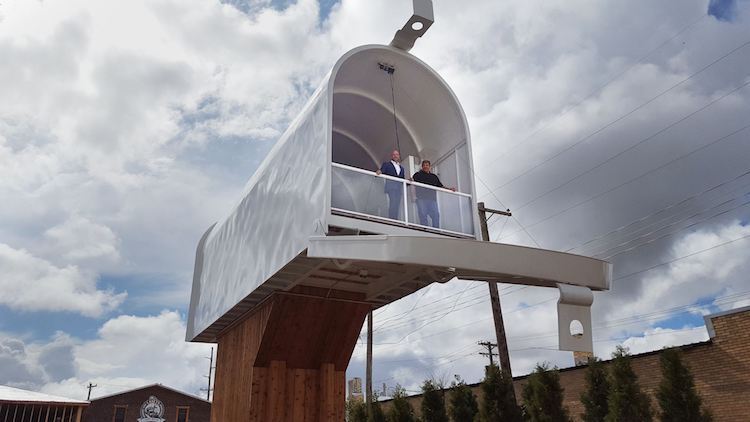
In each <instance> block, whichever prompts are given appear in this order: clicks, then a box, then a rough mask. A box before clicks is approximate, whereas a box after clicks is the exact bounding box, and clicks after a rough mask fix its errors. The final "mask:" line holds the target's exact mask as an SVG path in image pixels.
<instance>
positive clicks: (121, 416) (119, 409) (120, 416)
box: [112, 406, 128, 422]
mask: <svg viewBox="0 0 750 422" xmlns="http://www.w3.org/2000/svg"><path fill="white" fill-rule="evenodd" d="M127 410H128V407H127V406H115V417H114V418H112V420H113V421H114V422H125V412H126V411H127Z"/></svg>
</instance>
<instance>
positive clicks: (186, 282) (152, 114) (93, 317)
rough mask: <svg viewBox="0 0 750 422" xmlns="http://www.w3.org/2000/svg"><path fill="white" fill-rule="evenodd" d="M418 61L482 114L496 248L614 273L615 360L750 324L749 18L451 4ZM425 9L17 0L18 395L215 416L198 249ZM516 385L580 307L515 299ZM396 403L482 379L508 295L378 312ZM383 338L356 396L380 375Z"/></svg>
mask: <svg viewBox="0 0 750 422" xmlns="http://www.w3.org/2000/svg"><path fill="white" fill-rule="evenodd" d="M434 4H435V6H434V7H435V24H434V25H433V26H432V27H431V28H430V29H429V31H428V32H427V34H426V35H425V37H423V38H422V39H420V40H418V42H417V44H416V46H415V48H414V49H413V50H412V53H413V54H415V55H416V56H417V57H419V58H420V59H422V60H424V61H425V62H427V63H428V64H429V65H431V66H432V67H433V68H434V69H436V70H437V72H438V73H440V74H441V75H442V76H443V77H444V79H445V80H446V81H447V83H448V84H449V85H450V86H451V87H452V88H453V90H454V91H455V92H456V95H457V96H458V98H459V99H460V101H461V103H462V105H463V107H464V109H465V112H466V115H467V118H468V121H469V125H470V128H471V132H472V142H473V149H474V154H475V155H474V157H473V159H474V163H475V170H476V175H475V176H476V185H477V187H478V192H477V194H478V199H479V200H483V201H485V202H486V203H487V206H489V207H493V208H510V209H511V210H512V211H513V214H514V216H513V218H509V219H508V218H502V219H501V218H498V217H494V218H493V220H492V221H491V222H490V232H491V237H492V239H493V240H494V241H500V242H505V243H514V244H521V245H529V246H539V247H543V248H548V249H555V250H561V251H569V252H573V253H580V254H584V255H590V256H596V257H599V258H603V259H607V260H609V261H611V262H612V263H613V264H614V282H613V285H612V289H611V290H610V291H608V292H602V293H596V294H595V302H594V306H593V318H594V349H595V353H596V354H597V356H600V357H603V358H606V357H607V356H609V354H610V353H611V351H612V350H614V348H615V346H616V345H618V344H623V345H625V346H626V347H629V348H630V350H631V352H633V353H639V352H643V351H648V350H656V349H659V348H661V347H663V346H667V345H676V344H687V343H691V342H696V341H704V340H706V339H707V338H708V336H707V333H706V330H705V327H704V325H703V324H704V323H703V316H704V315H706V314H710V313H712V312H717V311H721V310H726V309H732V308H736V307H740V306H746V305H750V282H748V280H747V278H746V274H748V272H750V260H748V259H747V258H748V253H747V251H748V245H749V244H750V242H748V241H747V240H746V239H747V238H748V237H750V226H748V221H750V210H749V209H748V208H750V207H748V202H750V173H748V172H750V168H749V167H750V164H748V163H750V160H749V158H750V142H748V141H750V128H748V122H747V116H748V115H750V87H748V86H747V85H749V84H750V74H749V73H750V23H749V22H748V18H749V17H750V12H749V9H750V2H747V1H743V0H737V1H724V0H711V1H710V2H709V1H707V0H680V1H678V0H673V1H671V2H653V1H647V0H633V1H629V2H627V4H626V3H624V2H618V1H614V0H607V1H603V0H572V1H571V0H565V1H563V0H529V1H524V2H509V1H497V0H475V1H473V2H471V4H470V5H467V4H464V3H462V2H453V1H448V0H435V1H434ZM410 7H411V2H409V1H408V0H382V1H378V2H365V1H361V0H341V1H332V0H322V1H321V2H320V3H319V2H318V1H315V0H298V1H292V0H285V1H269V0H226V1H210V0H200V1H198V0H182V1H175V0H156V1H145V0H133V1H129V2H116V1H103V0H69V1H65V2H63V1H60V0H44V1H28V0H3V1H2V2H0V93H2V95H0V205H1V206H0V384H5V385H11V386H15V387H20V388H28V389H32V390H36V391H43V392H47V393H51V394H58V395H63V396H68V397H71V398H85V395H86V392H87V390H86V389H85V386H86V385H87V384H88V383H89V382H91V383H94V384H96V385H97V387H96V388H94V390H93V391H92V397H97V396H101V395H105V394H109V393H114V392H117V391H121V390H125V389H129V388H134V387H138V386H142V385H146V384H150V383H154V382H160V383H163V384H166V385H169V386H172V387H174V388H178V389H181V390H183V391H186V392H188V393H191V394H200V395H204V394H205V393H204V392H202V391H201V388H205V385H206V379H205V377H204V376H205V375H207V373H208V366H209V361H208V359H207V357H208V356H209V354H210V353H211V350H210V348H211V347H212V345H209V344H191V343H186V342H184V335H185V318H186V311H187V304H188V301H189V297H190V287H191V278H192V269H193V259H194V254H195V246H196V244H197V242H198V240H199V238H200V236H201V235H202V233H203V232H204V231H205V230H206V228H207V227H209V226H210V225H211V224H212V223H213V222H215V221H217V220H218V219H220V218H221V217H222V216H223V214H224V213H226V212H227V211H228V210H229V209H230V207H231V206H232V204H233V203H234V202H235V201H237V199H238V198H239V195H240V194H241V191H242V189H243V186H244V184H245V183H246V182H247V180H248V179H249V178H250V176H251V175H252V174H253V172H254V171H255V169H256V168H257V166H258V165H259V164H260V163H261V162H262V160H263V158H264V156H265V154H266V153H267V152H268V151H269V150H270V148H271V147H272V145H273V144H274V142H275V141H276V140H277V139H278V138H279V136H280V135H281V134H282V133H283V131H284V130H285V128H286V127H287V125H288V124H289V123H290V121H291V119H293V118H294V116H295V115H296V114H297V112H298V111H299V110H300V109H301V107H302V106H303V105H304V103H305V102H306V100H307V98H308V97H309V95H310V94H311V93H312V91H313V90H314V89H315V88H316V87H317V85H318V83H319V82H320V81H321V80H322V78H323V77H324V75H325V74H326V72H327V71H328V70H329V69H330V68H331V66H332V65H333V64H334V63H335V61H336V60H337V59H338V57H340V56H341V55H342V54H344V53H345V52H346V51H348V50H349V49H351V48H353V47H356V46H358V45H362V44H368V43H381V44H387V43H388V42H389V41H390V40H391V39H392V37H393V33H394V32H395V30H396V29H398V28H400V27H401V26H402V25H403V23H404V22H405V20H406V19H407V18H408V16H409V15H410ZM500 289H501V290H500V292H501V301H502V306H503V310H504V318H505V325H506V328H507V331H508V342H509V348H510V350H511V360H512V366H513V371H514V374H515V375H520V374H524V373H527V372H529V371H530V370H531V369H532V368H533V367H534V365H535V364H536V363H538V362H549V363H551V364H552V365H557V366H559V367H566V366H570V365H572V363H573V360H572V356H571V354H570V353H569V352H560V351H557V350H556V348H557V339H556V305H555V303H556V300H557V292H556V291H553V290H550V289H543V288H530V287H526V288H524V287H523V286H513V285H501V286H500ZM373 334H374V342H375V345H376V346H375V352H374V356H375V357H374V376H373V378H374V382H375V385H376V387H377V388H378V389H380V388H381V386H382V385H383V384H384V383H385V384H386V387H387V389H390V388H392V387H393V386H395V385H396V384H400V385H403V386H405V387H406V388H407V389H408V390H409V391H415V392H416V390H417V389H418V385H419V384H421V382H422V381H423V380H424V379H427V378H435V379H438V380H443V381H450V380H452V379H453V375H454V374H459V375H460V376H462V377H463V378H464V379H466V380H467V381H468V382H477V381H479V380H480V379H481V376H482V372H483V367H484V365H485V364H486V358H485V357H482V356H480V355H479V354H478V352H480V351H481V348H480V347H479V346H478V345H477V344H476V343H477V342H478V341H482V340H490V339H492V336H493V327H492V318H491V313H490V308H489V300H488V297H487V288H486V286H485V285H484V284H481V283H477V282H470V281H459V280H456V281H452V282H450V283H447V284H441V285H433V286H430V287H428V288H425V289H423V290H421V291H419V292H416V293H414V294H413V295H411V296H409V297H406V298H404V299H402V300H400V301H398V302H395V303H393V304H391V305H388V306H387V307H384V308H382V309H380V310H378V311H376V313H375V330H374V332H373ZM365 337H366V334H365V333H364V332H363V334H362V335H361V338H360V341H359V343H358V345H357V348H356V349H355V351H354V355H353V357H352V361H351V363H350V366H349V369H348V376H349V377H353V376H360V377H364V358H365V347H364V339H365Z"/></svg>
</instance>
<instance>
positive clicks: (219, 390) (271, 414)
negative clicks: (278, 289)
mask: <svg viewBox="0 0 750 422" xmlns="http://www.w3.org/2000/svg"><path fill="white" fill-rule="evenodd" d="M292 293H293V294H285V293H274V295H273V296H272V297H271V298H269V299H268V300H266V302H265V303H263V304H262V305H261V306H259V307H258V308H256V309H255V310H254V312H253V313H252V314H250V315H248V316H247V317H245V319H244V320H242V321H240V322H239V323H238V324H236V325H234V326H232V327H230V328H229V329H228V330H227V331H225V332H224V333H222V334H221V335H220V336H219V338H218V343H219V348H218V354H217V356H216V373H215V375H214V396H213V397H214V401H213V405H212V406H211V420H215V421H251V422H275V421H294V422H296V421H299V422H308V421H312V422H324V421H325V422H329V421H341V422H343V421H344V404H345V399H344V395H345V393H344V392H345V384H346V382H345V381H346V375H345V371H346V367H347V365H348V364H349V358H351V355H352V352H353V351H354V346H355V345H356V343H357V339H358V337H359V332H360V330H361V328H362V324H363V323H364V320H365V316H366V315H367V313H368V311H369V310H370V309H371V305H370V304H369V303H365V302H362V301H360V300H361V299H363V297H362V296H358V295H357V296H352V295H356V294H354V293H347V292H338V291H329V290H328V289H315V288H308V287H298V288H296V289H295V290H294V291H293V292H292Z"/></svg>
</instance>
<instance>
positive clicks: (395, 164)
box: [391, 160, 401, 176]
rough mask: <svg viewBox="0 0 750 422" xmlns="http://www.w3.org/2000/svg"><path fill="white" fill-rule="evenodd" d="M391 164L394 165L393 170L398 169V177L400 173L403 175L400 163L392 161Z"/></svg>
mask: <svg viewBox="0 0 750 422" xmlns="http://www.w3.org/2000/svg"><path fill="white" fill-rule="evenodd" d="M391 164H393V168H395V169H396V176H398V175H399V173H401V164H399V163H397V162H395V161H393V160H391Z"/></svg>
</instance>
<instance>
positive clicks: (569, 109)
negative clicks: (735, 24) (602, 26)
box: [490, 13, 708, 162]
mask: <svg viewBox="0 0 750 422" xmlns="http://www.w3.org/2000/svg"><path fill="white" fill-rule="evenodd" d="M707 17H708V15H707V14H706V13H701V14H700V16H699V17H698V19H696V20H694V21H691V22H690V23H689V24H687V25H686V26H684V27H683V28H682V29H680V30H679V31H678V32H677V33H675V34H674V35H672V36H671V37H669V38H668V39H667V40H666V41H664V42H662V43H661V44H659V45H658V46H657V47H656V48H653V49H652V50H650V51H648V52H647V53H645V54H644V55H642V56H641V57H640V58H638V60H636V61H635V62H634V63H633V64H632V65H630V66H629V67H627V68H626V69H625V70H623V71H621V72H620V73H618V74H616V75H615V76H614V77H612V78H610V79H609V80H607V82H605V83H604V84H603V85H600V86H599V87H598V88H596V89H594V90H593V91H591V92H589V93H588V94H587V95H586V96H585V97H583V98H582V99H581V100H579V101H578V102H576V103H575V104H573V105H572V106H570V107H567V108H565V109H563V111H562V112H561V113H560V115H559V116H556V117H557V118H558V119H559V118H562V117H565V115H566V114H568V113H569V112H570V111H572V110H574V109H576V108H578V107H579V106H580V105H581V104H583V103H584V102H586V100H588V99H590V98H591V97H593V96H594V95H595V94H597V93H599V92H601V91H602V90H603V89H604V88H606V87H607V86H609V85H610V84H611V83H612V82H614V81H616V80H617V79H619V78H620V77H622V76H623V75H625V74H626V73H628V72H630V71H631V70H632V69H634V68H635V67H636V66H638V65H639V64H641V63H642V62H643V61H644V60H645V59H646V58H648V57H649V56H650V55H651V54H653V53H654V52H656V51H657V50H660V49H661V48H662V47H664V46H665V45H667V44H669V43H670V42H672V40H674V39H675V38H677V37H678V36H680V35H682V34H683V33H684V32H685V31H687V30H688V29H689V28H691V27H692V26H694V25H696V24H697V23H699V22H701V21H703V20H704V19H706V18H707ZM553 124H554V121H550V122H549V123H547V124H546V125H544V126H542V127H541V128H539V129H537V130H535V131H534V132H533V133H531V134H530V135H528V136H526V137H525V138H523V139H522V140H521V141H520V142H517V143H516V144H514V145H513V146H511V147H509V148H508V149H506V150H505V151H504V152H503V153H501V154H500V155H498V156H497V157H495V158H494V159H492V160H490V162H495V161H497V160H499V159H500V158H502V157H504V156H506V155H508V153H509V152H511V151H513V150H515V149H516V148H517V147H519V146H521V145H522V144H524V143H526V141H528V140H529V139H531V138H533V137H534V136H536V135H537V134H539V133H541V132H543V131H545V130H546V129H547V128H549V127H550V126H552V125H553Z"/></svg>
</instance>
